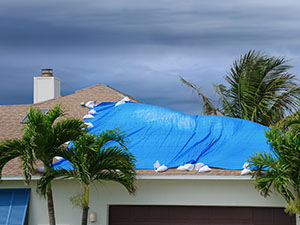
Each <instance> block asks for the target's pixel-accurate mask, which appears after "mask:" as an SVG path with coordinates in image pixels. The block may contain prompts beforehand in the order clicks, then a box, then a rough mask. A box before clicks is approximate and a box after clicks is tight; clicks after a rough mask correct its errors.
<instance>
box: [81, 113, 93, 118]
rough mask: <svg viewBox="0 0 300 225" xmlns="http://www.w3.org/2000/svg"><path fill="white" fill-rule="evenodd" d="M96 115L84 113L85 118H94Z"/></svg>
mask: <svg viewBox="0 0 300 225" xmlns="http://www.w3.org/2000/svg"><path fill="white" fill-rule="evenodd" d="M92 118H94V116H93V115H92V114H86V115H84V117H83V119H92Z"/></svg>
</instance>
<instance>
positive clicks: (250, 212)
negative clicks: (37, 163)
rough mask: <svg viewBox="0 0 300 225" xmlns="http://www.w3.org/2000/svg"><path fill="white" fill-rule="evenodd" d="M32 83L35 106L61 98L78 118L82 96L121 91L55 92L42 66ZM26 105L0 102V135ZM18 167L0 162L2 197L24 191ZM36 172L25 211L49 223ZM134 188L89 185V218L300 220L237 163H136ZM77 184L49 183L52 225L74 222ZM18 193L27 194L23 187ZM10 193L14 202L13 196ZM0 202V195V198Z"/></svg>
mask: <svg viewBox="0 0 300 225" xmlns="http://www.w3.org/2000/svg"><path fill="white" fill-rule="evenodd" d="M40 81H41V82H40ZM39 82H40V83H39ZM47 82H48V83H47ZM35 85H38V86H35V87H34V89H35V94H34V96H36V95H37V96H36V97H35V99H36V101H41V102H36V103H35V104H33V107H38V108H41V109H51V108H52V107H54V106H55V105H56V104H58V103H61V104H62V106H63V107H65V109H66V110H67V112H68V115H69V116H72V117H76V118H82V117H83V116H84V115H85V114H86V113H87V111H88V108H85V107H82V103H83V102H87V101H90V100H93V101H97V103H99V102H103V101H105V102H112V101H119V100H121V99H123V98H124V97H126V96H127V95H125V94H124V93H122V92H119V91H117V90H115V89H113V88H111V87H108V86H105V85H102V84H98V85H95V86H92V87H89V88H86V89H82V90H79V91H77V92H75V93H74V94H71V95H68V96H64V97H60V96H59V95H60V93H59V91H57V89H59V86H60V85H59V80H57V79H55V77H54V76H53V74H52V71H51V70H46V71H43V73H42V77H41V78H35ZM39 85H42V86H41V87H42V88H40V86H39ZM48 89H49V90H48ZM40 92H41V93H40ZM45 92H46V93H45ZM130 98H131V97H130ZM131 99H132V100H133V101H137V100H135V99H133V98H131ZM137 102H138V101H137ZM29 107H30V105H7V106H1V107H0V115H1V116H0V124H1V130H0V140H5V139H8V138H13V137H20V136H21V130H22V127H23V126H24V124H22V123H21V121H22V120H23V118H24V117H25V116H26V114H27V113H28V110H29ZM19 166H20V164H19V161H18V160H12V161H11V162H9V163H8V164H7V165H6V166H5V168H4V170H3V174H2V176H3V177H2V183H0V196H1V190H3V191H9V190H11V192H10V193H13V194H11V196H16V194H15V193H17V191H18V190H28V187H26V186H25V185H24V179H23V177H22V171H21V169H20V168H19ZM38 178H39V177H38V176H34V177H33V182H32V186H31V187H30V188H31V194H30V201H29V206H28V215H27V220H28V224H30V225H46V224H48V216H47V203H46V200H45V199H43V198H42V197H40V196H39V195H38V194H37V193H36V192H35V187H36V182H37V180H38ZM137 187H138V189H137V192H136V194H135V195H134V196H130V195H128V193H127V191H126V190H125V189H124V188H123V187H122V186H121V185H119V184H116V183H113V182H103V183H100V184H96V185H95V186H92V188H91V191H90V199H91V201H90V211H89V212H90V213H92V214H93V216H94V215H96V221H95V222H90V223H89V224H95V225H96V224H97V225H100V224H101V225H121V224H122V225H141V224H143V225H146V224H151V225H158V224H163V225H167V224H178V225H179V224H180V225H196V224H197V225H198V224H199V225H200V224H215V225H217V224H249V225H250V224H260V225H267V224H268V225H269V224H278V225H290V224H299V220H297V218H296V217H295V216H293V217H290V216H289V215H287V214H285V213H284V212H283V207H284V205H285V202H284V200H283V199H282V197H281V196H279V195H277V194H273V195H272V196H270V197H268V198H264V197H262V196H261V195H260V194H259V193H258V192H257V190H255V189H254V185H253V180H252V179H251V177H250V176H242V175H241V170H224V169H215V168H213V169H212V171H211V172H208V173H204V174H200V173H197V172H196V171H191V172H188V171H185V172H183V171H178V170H176V169H169V170H168V171H166V172H164V173H155V171H154V170H151V169H141V170H137ZM79 191H80V186H79V184H78V183H77V182H76V181H74V180H67V181H62V180H57V181H55V182H54V183H53V192H54V193H53V194H54V203H55V213H56V220H57V224H58V225H67V224H68V225H73V224H80V219H81V210H80V209H79V208H73V207H72V205H71V203H70V201H69V198H70V197H71V196H74V194H76V193H77V192H79ZM24 196H25V197H28V196H29V194H28V191H27V192H26V193H25V194H24ZM25 197H24V198H25ZM20 198H21V197H20ZM11 199H12V201H14V199H13V197H11ZM1 201H2V200H1V199H0V203H1ZM24 202H26V201H24ZM1 207H5V205H4V206H3V204H0V213H1V212H2V213H3V211H1ZM23 213H24V210H23ZM296 220H297V221H296ZM0 224H1V218H0ZM3 224H13V223H3Z"/></svg>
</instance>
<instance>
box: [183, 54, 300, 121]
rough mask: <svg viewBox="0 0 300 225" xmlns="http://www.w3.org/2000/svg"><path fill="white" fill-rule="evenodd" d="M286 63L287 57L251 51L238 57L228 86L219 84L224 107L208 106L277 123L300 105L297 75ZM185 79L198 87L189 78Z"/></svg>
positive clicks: (228, 80) (230, 115) (230, 114)
mask: <svg viewBox="0 0 300 225" xmlns="http://www.w3.org/2000/svg"><path fill="white" fill-rule="evenodd" d="M286 63H287V61H286V59H285V58H283V57H271V56H267V55H265V54H263V53H262V52H256V51H254V50H253V51H252V50H251V51H249V52H248V53H246V54H244V55H242V56H240V58H239V59H237V60H235V61H234V63H233V65H232V66H231V68H230V72H229V73H228V74H227V75H226V77H225V80H226V82H227V86H225V85H215V89H216V92H217V93H218V94H219V96H220V99H219V100H220V108H219V109H217V108H216V107H214V106H213V105H212V104H204V107H205V108H206V106H208V110H207V111H209V112H212V111H214V112H218V111H219V112H221V114H223V115H225V116H229V117H236V118H242V119H247V120H251V121H254V122H257V123H261V124H263V125H267V126H268V125H271V124H275V123H276V122H278V121H279V120H281V119H283V118H284V117H285V116H286V115H287V114H288V113H291V112H294V111H295V110H297V109H298V108H299V107H298V101H299V100H298V99H299V96H300V86H299V85H298V84H297V83H296V82H295V80H296V79H295V76H294V75H292V74H290V73H288V72H287V70H288V69H290V68H291V66H289V65H287V64H286ZM182 82H183V83H184V84H186V85H188V86H190V87H191V88H193V89H194V90H195V89H197V88H196V87H192V86H191V85H192V84H191V83H190V82H188V81H183V80H182ZM198 90H199V89H198ZM198 95H200V96H201V97H202V98H203V96H204V95H203V94H202V93H200V94H199V93H198ZM204 102H205V101H204ZM212 109H213V110H212ZM215 114H216V113H215Z"/></svg>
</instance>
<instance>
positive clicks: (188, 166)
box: [177, 163, 195, 171]
mask: <svg viewBox="0 0 300 225" xmlns="http://www.w3.org/2000/svg"><path fill="white" fill-rule="evenodd" d="M194 167H195V166H194V164H191V163H187V164H185V165H183V166H179V167H178V168H177V170H179V171H186V170H187V171H192V170H193V169H194Z"/></svg>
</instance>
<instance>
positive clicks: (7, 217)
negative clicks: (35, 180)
mask: <svg viewBox="0 0 300 225" xmlns="http://www.w3.org/2000/svg"><path fill="white" fill-rule="evenodd" d="M29 195H30V189H0V225H16V224H18V225H23V224H24V222H25V218H26V212H27V208H28V202H29Z"/></svg>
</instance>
